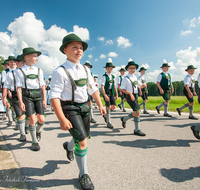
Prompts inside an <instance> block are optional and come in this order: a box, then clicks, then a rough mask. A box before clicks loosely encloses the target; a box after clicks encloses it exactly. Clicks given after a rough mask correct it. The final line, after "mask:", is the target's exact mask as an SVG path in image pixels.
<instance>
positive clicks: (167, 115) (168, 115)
mask: <svg viewBox="0 0 200 190" xmlns="http://www.w3.org/2000/svg"><path fill="white" fill-rule="evenodd" d="M164 116H165V117H172V115H170V114H168V113H166V114H164Z"/></svg>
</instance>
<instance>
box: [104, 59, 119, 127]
mask: <svg viewBox="0 0 200 190" xmlns="http://www.w3.org/2000/svg"><path fill="white" fill-rule="evenodd" d="M104 68H105V70H106V73H105V74H104V75H103V76H102V78H101V91H102V93H103V98H104V101H105V104H106V112H107V114H106V115H105V116H103V117H104V119H105V122H106V123H107V127H108V128H110V129H113V126H112V124H111V120H110V113H111V111H113V110H114V109H115V108H116V102H115V100H117V99H118V93H117V88H116V85H115V80H114V79H115V77H114V75H112V74H111V73H112V70H113V68H115V66H114V65H113V63H112V59H111V58H108V62H107V63H106V66H105V67H104ZM115 94H116V96H115V97H114V95H115Z"/></svg>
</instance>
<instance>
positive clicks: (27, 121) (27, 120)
mask: <svg viewBox="0 0 200 190" xmlns="http://www.w3.org/2000/svg"><path fill="white" fill-rule="evenodd" d="M28 126H29V119H26V121H25V127H28Z"/></svg>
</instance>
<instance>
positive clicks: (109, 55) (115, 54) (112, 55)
mask: <svg viewBox="0 0 200 190" xmlns="http://www.w3.org/2000/svg"><path fill="white" fill-rule="evenodd" d="M117 56H118V54H117V53H115V52H110V53H109V54H108V57H117Z"/></svg>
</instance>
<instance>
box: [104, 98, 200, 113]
mask: <svg viewBox="0 0 200 190" xmlns="http://www.w3.org/2000/svg"><path fill="white" fill-rule="evenodd" d="M197 98H198V97H197V96H195V97H194V110H193V112H194V113H200V106H199V103H198V101H197ZM101 101H102V102H103V105H104V106H105V102H104V99H103V98H102V97H101ZM163 101H164V100H163V98H162V97H161V96H149V97H148V102H147V104H146V108H147V110H156V109H155V107H156V106H158V105H160V104H161V103H162V102H163ZM120 102H121V98H118V99H117V101H116V105H118V104H119V103H120ZM141 102H142V98H141V97H139V98H138V103H139V104H140V103H141ZM185 103H188V100H187V98H186V97H185V96H171V101H170V103H169V108H168V110H169V111H175V112H176V108H179V107H181V106H182V105H183V104H185ZM125 107H126V108H130V106H129V105H128V103H127V102H125ZM141 109H143V106H141ZM161 110H164V108H163V107H162V108H161ZM183 112H188V108H185V109H184V110H183Z"/></svg>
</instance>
